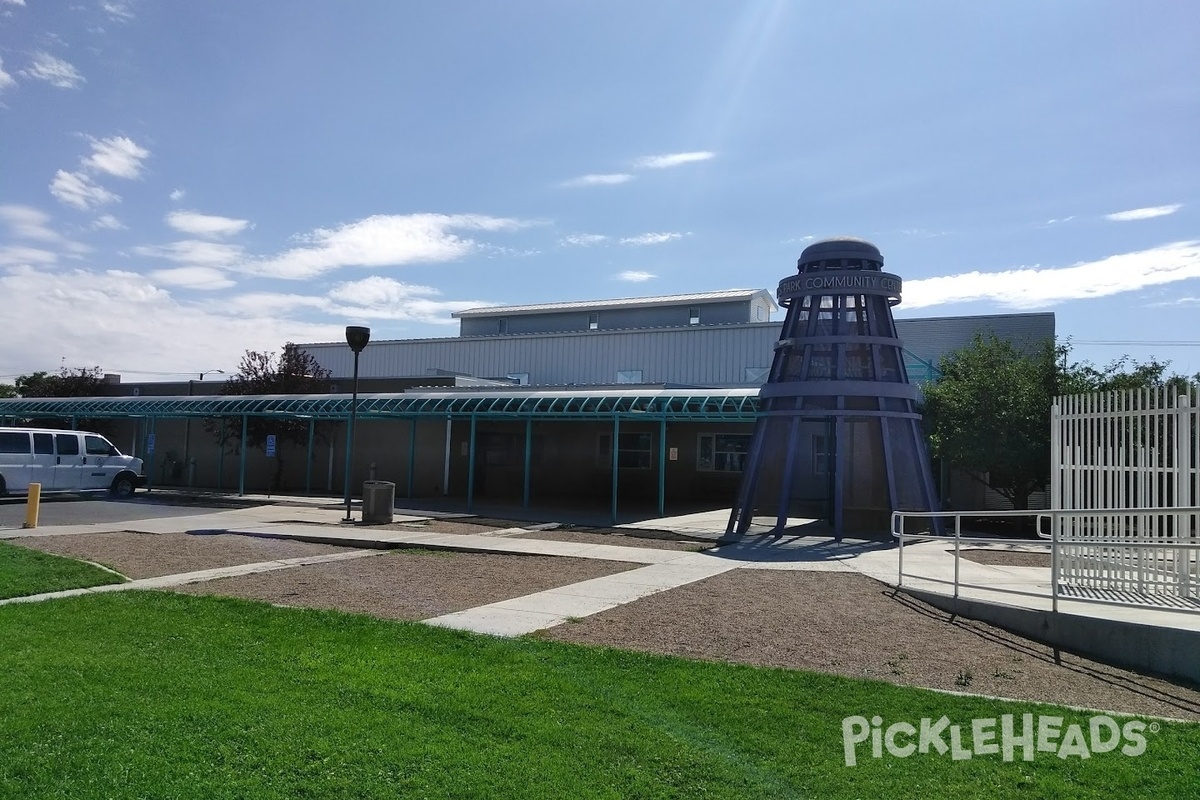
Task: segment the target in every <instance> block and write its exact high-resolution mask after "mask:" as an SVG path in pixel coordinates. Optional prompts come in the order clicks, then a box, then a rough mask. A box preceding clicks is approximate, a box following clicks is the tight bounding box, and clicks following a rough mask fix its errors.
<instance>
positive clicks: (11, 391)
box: [0, 383, 17, 397]
mask: <svg viewBox="0 0 1200 800" xmlns="http://www.w3.org/2000/svg"><path fill="white" fill-rule="evenodd" d="M16 396H17V387H16V386H13V385H12V384H11V383H0V397H16Z"/></svg>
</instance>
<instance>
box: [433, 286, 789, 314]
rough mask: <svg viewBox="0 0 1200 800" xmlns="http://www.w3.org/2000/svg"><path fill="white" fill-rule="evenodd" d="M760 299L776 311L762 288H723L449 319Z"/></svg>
mask: <svg viewBox="0 0 1200 800" xmlns="http://www.w3.org/2000/svg"><path fill="white" fill-rule="evenodd" d="M760 295H761V296H762V297H763V298H765V299H766V300H767V301H769V302H770V303H771V308H772V309H778V306H777V305H775V300H774V298H772V297H771V293H770V292H768V291H767V290H766V289H723V290H721V291H717V292H696V293H694V294H666V295H660V296H657V297H618V298H614V299H612V300H580V301H571V302H564V303H538V304H534V305H523V306H480V307H478V308H468V309H464V310H463V311H455V312H454V313H453V314H451V315H450V316H452V317H458V318H462V317H492V316H497V315H504V314H541V313H545V312H548V311H591V310H600V309H605V308H650V307H652V306H666V305H678V304H682V303H716V302H728V301H730V300H751V299H753V298H755V297H758V296H760Z"/></svg>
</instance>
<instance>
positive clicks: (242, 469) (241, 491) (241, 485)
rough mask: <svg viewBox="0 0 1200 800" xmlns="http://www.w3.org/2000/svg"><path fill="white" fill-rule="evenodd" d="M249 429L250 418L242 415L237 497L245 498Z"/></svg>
mask: <svg viewBox="0 0 1200 800" xmlns="http://www.w3.org/2000/svg"><path fill="white" fill-rule="evenodd" d="M249 427H250V417H249V416H247V415H246V414H242V456H241V465H240V466H239V467H238V496H239V497H245V496H246V433H247V429H248V428H249Z"/></svg>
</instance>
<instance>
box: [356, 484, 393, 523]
mask: <svg viewBox="0 0 1200 800" xmlns="http://www.w3.org/2000/svg"><path fill="white" fill-rule="evenodd" d="M395 506H396V484H394V483H392V482H391V481H366V482H364V483H363V506H362V509H363V510H362V521H363V522H366V523H374V524H380V523H384V522H391V521H392V515H393V513H394V512H395Z"/></svg>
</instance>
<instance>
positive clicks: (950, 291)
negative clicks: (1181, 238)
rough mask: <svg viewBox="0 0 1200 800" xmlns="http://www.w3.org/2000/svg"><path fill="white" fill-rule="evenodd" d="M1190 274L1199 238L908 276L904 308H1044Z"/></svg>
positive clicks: (1194, 273) (1196, 266)
mask: <svg viewBox="0 0 1200 800" xmlns="http://www.w3.org/2000/svg"><path fill="white" fill-rule="evenodd" d="M1190 278H1200V241H1188V242H1176V243H1173V244H1165V245H1162V246H1160V247H1155V248H1151V249H1149V250H1139V251H1137V252H1133V253H1122V254H1119V255H1115V256H1109V257H1108V258H1104V259H1100V260H1099V261H1090V262H1087V263H1083V264H1075V265H1074V266H1070V267H1057V268H1046V269H1043V268H1041V267H1038V266H1033V267H1020V268H1018V269H1011V270H1004V271H1002V272H967V273H962V274H959V275H947V276H945V277H941V278H923V279H919V280H912V281H906V282H905V284H904V304H903V307H904V308H927V307H929V306H936V305H943V304H946V303H967V302H974V301H980V300H983V301H992V302H994V303H997V304H999V305H1002V306H1008V307H1010V308H1021V309H1028V308H1044V307H1046V306H1050V305H1054V304H1056V303H1061V302H1064V301H1067V300H1083V299H1088V298H1093V297H1107V296H1110V295H1114V294H1121V293H1123V292H1132V291H1137V290H1138V289H1143V288H1145V287H1147V286H1158V285H1161V284H1165V283H1174V282H1176V281H1182V280H1188V279H1190Z"/></svg>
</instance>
